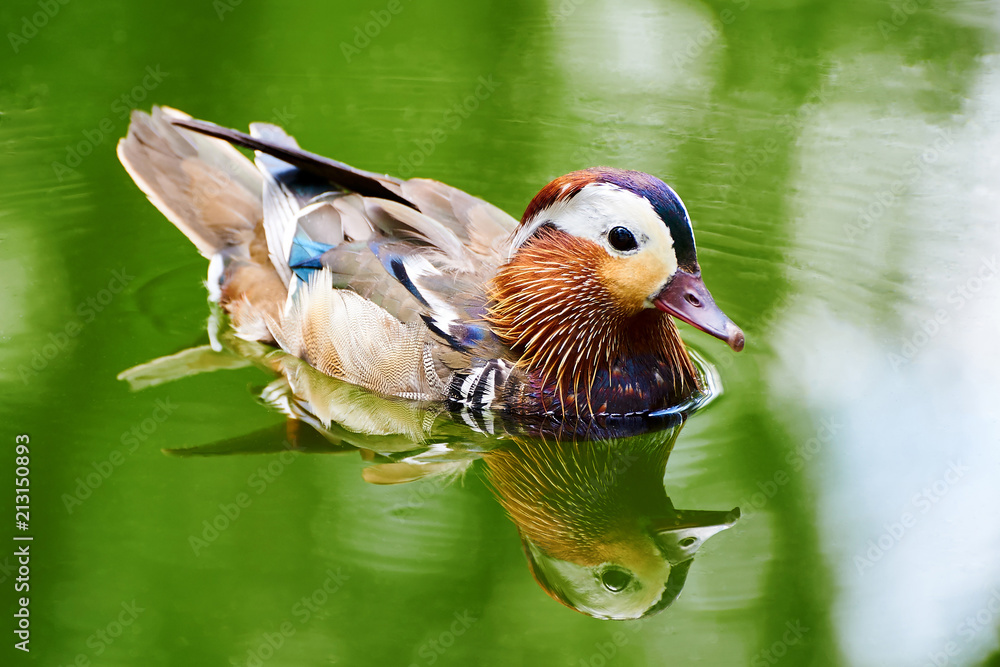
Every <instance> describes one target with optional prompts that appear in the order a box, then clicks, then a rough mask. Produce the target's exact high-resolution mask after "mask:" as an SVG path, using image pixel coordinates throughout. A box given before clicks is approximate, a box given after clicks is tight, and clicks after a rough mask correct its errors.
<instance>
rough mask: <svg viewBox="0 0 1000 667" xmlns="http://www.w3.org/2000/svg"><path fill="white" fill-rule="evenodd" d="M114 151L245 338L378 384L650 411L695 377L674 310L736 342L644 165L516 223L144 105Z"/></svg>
mask: <svg viewBox="0 0 1000 667" xmlns="http://www.w3.org/2000/svg"><path fill="white" fill-rule="evenodd" d="M233 145H236V146H240V147H243V148H249V149H252V150H254V151H255V160H254V161H253V162H251V161H250V160H249V159H248V158H247V157H245V156H244V155H243V154H242V153H240V152H239V151H237V150H235V148H233ZM118 154H119V157H120V159H121V161H122V163H123V164H124V166H125V167H126V169H127V170H128V172H129V174H130V175H131V176H132V178H133V179H134V180H135V181H136V183H137V184H138V185H139V187H140V188H141V189H142V190H143V191H144V192H145V193H146V194H147V196H148V197H149V198H150V200H151V201H152V202H153V203H154V204H155V205H156V206H157V208H159V209H160V210H161V211H162V212H163V213H164V214H165V215H166V216H167V217H168V218H169V219H170V220H171V222H173V223H174V224H175V225H176V226H177V227H178V228H179V229H181V231H183V232H184V233H185V234H186V235H187V236H188V238H190V239H191V240H192V241H193V242H194V244H195V245H196V246H197V247H198V249H199V251H200V252H201V253H202V254H203V255H205V256H206V257H208V258H209V259H210V264H209V279H208V287H209V292H210V295H211V298H212V299H213V300H215V301H217V302H218V303H219V304H220V305H221V306H222V307H223V309H224V310H225V311H226V312H227V313H228V314H229V317H230V321H231V323H232V326H233V327H234V329H235V331H236V333H237V335H238V336H240V337H241V338H245V339H247V340H255V341H261V342H265V343H269V344H273V345H277V346H279V347H281V348H282V349H283V350H285V351H286V352H288V353H289V354H292V355H295V356H297V357H299V358H301V359H303V360H304V361H306V362H307V363H309V364H310V365H311V366H313V367H315V368H316V369H318V370H320V371H322V372H323V373H326V374H327V375H331V376H333V377H337V378H340V379H343V380H346V381H348V382H352V383H354V384H358V385H361V386H363V387H366V388H368V389H371V390H374V391H377V392H379V393H382V394H385V395H389V396H398V397H403V398H408V399H416V400H428V401H448V402H450V403H453V404H455V405H457V406H462V407H466V408H470V409H477V410H482V409H495V410H496V409H499V410H502V411H507V412H509V413H513V414H515V415H540V414H548V415H554V416H557V417H567V416H575V417H597V416H601V415H630V414H644V413H647V412H653V411H656V410H661V409H664V408H668V407H671V406H673V405H676V404H677V403H679V402H682V401H684V400H685V399H686V398H688V397H689V396H690V395H691V394H692V392H694V391H695V390H697V388H698V380H697V376H696V374H695V371H694V367H693V365H692V363H691V360H690V358H689V356H688V354H687V351H686V350H685V348H684V344H683V342H682V341H681V339H680V336H679V333H678V331H677V327H676V326H675V325H674V323H673V321H672V318H675V317H676V318H679V319H682V320H684V321H687V322H689V323H690V324H693V325H694V326H696V327H698V328H700V329H702V330H704V331H706V332H708V333H710V334H711V335H714V336H716V337H718V338H721V339H723V340H726V341H727V342H728V343H729V344H730V345H731V346H732V347H733V348H734V349H737V350H738V349H741V348H742V346H743V334H742V332H740V331H739V329H738V328H737V327H736V326H735V325H734V324H733V323H732V322H731V321H730V320H729V319H728V318H727V317H726V316H725V315H724V314H723V313H722V311H721V310H719V308H718V307H717V306H716V305H715V303H714V301H713V300H712V297H711V295H710V294H709V292H708V290H707V289H706V288H705V286H704V283H703V282H702V281H701V278H700V269H699V268H698V264H697V258H696V255H695V248H694V238H693V233H692V231H691V225H690V221H689V219H688V216H687V211H686V210H685V209H684V206H683V204H682V203H681V201H680V199H679V198H678V197H677V195H676V194H675V193H674V192H673V190H671V189H670V188H669V187H668V186H666V185H665V184H664V183H663V182H662V181H660V180H659V179H656V178H655V177H652V176H649V175H648V174H643V173H641V172H633V171H625V170H618V169H611V168H605V167H599V168H592V169H587V170H583V171H579V172H573V173H571V174H567V175H566V176H563V177H561V178H558V179H556V180H554V181H553V182H552V183H550V184H549V185H547V186H546V187H545V188H543V189H542V191H541V192H539V193H538V195H536V197H535V198H534V199H533V200H532V202H531V203H530V204H529V205H528V207H527V210H526V211H525V213H524V216H523V217H522V219H521V220H520V221H518V220H516V219H514V218H512V217H511V216H509V215H507V214H506V213H504V212H503V211H501V210H500V209H498V208H497V207H495V206H492V205H491V204H489V203H487V202H485V201H483V200H480V199H478V198H475V197H473V196H471V195H469V194H466V193H464V192H462V191H460V190H458V189H456V188H453V187H450V186H447V185H445V184H442V183H438V182H436V181H431V180H426V179H410V180H401V179H396V178H393V177H390V176H385V175H380V174H373V173H370V172H365V171H361V170H357V169H354V168H352V167H349V166H347V165H345V164H342V163H339V162H336V161H333V160H329V159H327V158H323V157H320V156H318V155H315V154H312V153H308V152H306V151H303V150H301V149H300V148H299V147H298V145H297V143H296V142H295V140H294V139H293V138H291V137H290V136H288V135H287V134H285V132H284V131H283V130H281V129H280V128H278V127H275V126H273V125H267V124H254V125H252V126H251V132H250V134H243V133H240V132H236V131H234V130H228V129H225V128H221V127H218V126H216V125H213V124H211V123H205V122H203V121H197V120H194V119H191V118H190V117H189V116H187V115H185V114H183V113H181V112H179V111H176V110H173V109H168V108H165V107H155V108H154V109H153V111H152V113H151V114H146V113H144V112H138V111H137V112H133V116H132V123H131V125H130V127H129V132H128V136H127V137H126V138H124V139H122V140H121V142H120V143H119V147H118Z"/></svg>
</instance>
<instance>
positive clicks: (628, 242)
mask: <svg viewBox="0 0 1000 667" xmlns="http://www.w3.org/2000/svg"><path fill="white" fill-rule="evenodd" d="M608 243H610V244H611V247H612V248H614V249H615V250H618V251H619V252H628V251H629V250H635V249H636V248H638V247H639V244H638V243H636V240H635V236H633V235H632V232H630V231H629V230H627V229H625V228H624V227H613V228H612V229H611V231H610V232H608Z"/></svg>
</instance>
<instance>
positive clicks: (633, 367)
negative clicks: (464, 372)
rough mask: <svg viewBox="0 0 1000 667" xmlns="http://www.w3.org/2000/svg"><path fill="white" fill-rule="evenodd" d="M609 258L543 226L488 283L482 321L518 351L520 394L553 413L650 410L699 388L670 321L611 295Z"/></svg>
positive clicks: (590, 245)
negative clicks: (522, 378) (606, 271)
mask: <svg viewBox="0 0 1000 667" xmlns="http://www.w3.org/2000/svg"><path fill="white" fill-rule="evenodd" d="M607 261H608V257H607V253H606V252H605V251H604V250H603V249H602V248H601V247H599V246H598V245H596V244H595V243H593V242H590V241H587V240H585V239H579V238H576V237H573V236H571V235H569V234H567V233H565V232H562V231H560V230H557V229H555V228H553V227H543V228H541V229H540V230H539V231H538V232H537V233H536V234H535V235H534V236H533V237H532V238H531V239H530V240H529V241H528V242H527V243H526V244H525V245H524V246H523V247H522V248H521V249H520V250H519V251H518V252H517V254H516V255H515V256H514V257H513V258H512V259H511V261H510V262H508V263H507V264H505V265H504V266H503V267H501V268H500V270H499V271H498V273H497V275H496V277H495V278H494V279H493V281H492V282H491V284H490V286H489V297H490V303H489V305H488V306H487V313H486V320H487V321H488V322H489V323H490V325H491V328H492V329H493V331H494V333H495V334H496V335H497V336H498V337H499V338H500V340H501V341H503V342H504V343H505V344H506V345H508V346H509V347H510V348H511V350H512V351H513V352H515V353H516V354H518V355H520V359H519V362H518V365H519V366H520V367H521V368H522V370H523V371H524V372H525V374H526V376H527V378H528V383H527V386H526V387H525V388H524V391H525V392H526V393H527V394H528V395H527V396H524V397H523V398H525V399H527V401H528V402H531V401H532V400H534V401H540V402H541V403H542V405H543V406H544V408H545V410H546V411H548V412H552V413H560V414H562V415H576V416H578V417H581V416H587V415H589V416H602V415H607V414H630V413H637V412H647V411H650V410H656V409H658V408H660V407H663V406H664V405H668V404H673V403H675V402H676V400H677V399H678V398H681V397H683V396H685V395H687V394H689V393H690V392H691V391H693V390H694V389H695V388H696V387H697V380H696V375H695V369H694V366H693V364H692V362H691V360H690V358H689V357H688V354H687V351H686V350H685V348H684V343H683V342H682V341H681V339H680V335H679V334H678V332H677V328H676V327H675V326H674V324H673V322H671V321H670V318H669V317H668V316H667V315H666V314H664V313H661V312H659V311H658V310H655V309H648V308H642V307H641V306H640V305H638V304H634V303H629V302H628V301H625V300H622V299H620V298H618V297H617V296H616V295H615V294H613V293H612V292H611V291H610V290H609V289H608V288H607V286H606V284H605V281H604V280H602V269H603V268H604V266H605V262H607Z"/></svg>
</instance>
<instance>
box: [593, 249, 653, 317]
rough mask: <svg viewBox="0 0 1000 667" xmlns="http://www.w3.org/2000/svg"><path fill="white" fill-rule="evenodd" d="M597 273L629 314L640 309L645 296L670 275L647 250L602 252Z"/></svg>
mask: <svg viewBox="0 0 1000 667" xmlns="http://www.w3.org/2000/svg"><path fill="white" fill-rule="evenodd" d="M597 274H598V276H599V277H600V280H601V282H602V283H603V284H604V286H605V287H606V288H607V290H608V292H609V293H610V294H611V295H612V297H613V298H614V299H615V300H616V301H617V302H618V303H619V304H620V306H621V308H622V310H624V311H625V312H626V313H628V314H629V315H635V314H637V313H639V312H640V311H642V310H643V308H645V303H646V300H647V299H648V298H649V297H650V295H651V294H655V293H656V291H657V290H659V289H660V288H661V287H662V286H663V283H664V281H666V279H667V278H668V277H669V276H668V274H667V267H666V265H665V264H664V262H663V261H662V260H661V259H660V258H658V257H656V256H655V255H653V254H651V253H647V252H641V253H639V254H638V255H633V256H632V257H611V256H605V258H604V259H603V261H601V262H600V263H599V264H598V267H597Z"/></svg>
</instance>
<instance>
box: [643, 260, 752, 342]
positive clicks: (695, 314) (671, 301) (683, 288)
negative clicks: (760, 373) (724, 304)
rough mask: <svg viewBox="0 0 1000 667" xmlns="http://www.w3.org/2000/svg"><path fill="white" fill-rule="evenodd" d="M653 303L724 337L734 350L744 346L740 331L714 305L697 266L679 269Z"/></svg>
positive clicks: (720, 337) (675, 315)
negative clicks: (694, 268)
mask: <svg viewBox="0 0 1000 667" xmlns="http://www.w3.org/2000/svg"><path fill="white" fill-rule="evenodd" d="M653 303H654V304H655V305H656V307H657V308H659V309H660V310H662V311H663V312H665V313H669V314H670V315H673V316H674V317H676V318H677V319H679V320H682V321H684V322H687V323H688V324H690V325H691V326H693V327H695V328H697V329H701V330H702V331H704V332H705V333H707V334H709V335H710V336H715V337H716V338H718V339H720V340H724V341H726V342H727V343H729V347H731V348H733V349H734V350H736V351H737V352H739V351H740V350H742V349H743V343H744V337H743V332H742V331H740V328H739V327H738V326H736V325H735V324H733V321H732V320H731V319H729V318H728V317H727V316H726V314H725V313H724V312H722V309H721V308H719V307H718V306H717V305H715V299H713V298H712V294H711V293H710V292H709V291H708V288H707V287H705V283H704V281H702V279H701V271H700V270H699V271H697V272H696V273H688V272H687V271H682V270H680V269H678V270H677V273H675V274H674V277H673V278H671V279H670V282H669V283H667V286H666V287H664V288H663V290H661V291H660V293H659V294H657V295H656V297H655V298H654V299H653Z"/></svg>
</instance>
